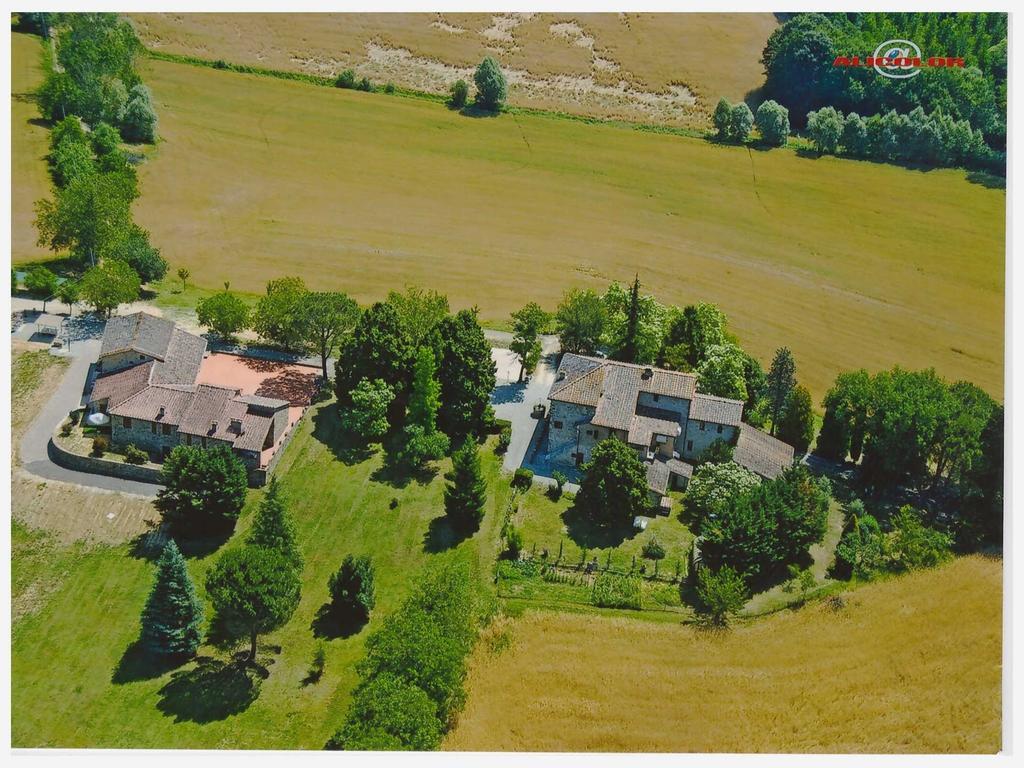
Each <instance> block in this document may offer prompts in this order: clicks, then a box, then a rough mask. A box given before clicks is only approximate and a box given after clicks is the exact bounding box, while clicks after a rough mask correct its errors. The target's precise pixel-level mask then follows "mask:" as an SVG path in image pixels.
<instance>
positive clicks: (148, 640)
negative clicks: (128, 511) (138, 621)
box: [141, 539, 203, 657]
mask: <svg viewBox="0 0 1024 768" xmlns="http://www.w3.org/2000/svg"><path fill="white" fill-rule="evenodd" d="M202 623H203V606H202V604H201V603H200V602H199V598H197V597H196V590H195V587H194V586H193V584H192V579H190V578H189V575H188V569H187V568H186V567H185V558H184V557H182V555H181V552H180V550H179V549H178V545H177V544H175V543H174V539H171V540H169V541H168V542H167V545H166V546H165V547H164V550H163V553H162V554H161V555H160V559H159V560H158V561H157V570H156V582H155V583H154V584H153V589H152V591H151V592H150V593H149V599H148V600H147V601H146V607H145V608H144V609H143V610H142V634H141V641H142V645H143V647H144V648H145V649H146V650H147V651H149V652H150V653H156V654H161V655H164V656H186V657H187V656H192V655H193V654H195V652H196V649H197V648H198V647H199V643H200V642H201V641H202V629H201V627H202Z"/></svg>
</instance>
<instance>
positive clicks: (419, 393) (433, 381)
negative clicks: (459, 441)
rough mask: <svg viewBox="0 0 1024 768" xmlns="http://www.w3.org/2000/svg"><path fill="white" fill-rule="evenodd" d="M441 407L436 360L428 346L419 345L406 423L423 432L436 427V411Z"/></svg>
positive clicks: (427, 432) (431, 430) (431, 431)
mask: <svg viewBox="0 0 1024 768" xmlns="http://www.w3.org/2000/svg"><path fill="white" fill-rule="evenodd" d="M440 407H441V385H440V384H439V383H438V381H437V360H436V359H435V357H434V351H433V350H432V349H431V348H430V347H426V346H424V347H420V348H419V350H417V352H416V363H415V365H414V367H413V372H412V392H411V393H410V395H409V414H408V418H407V419H406V421H407V423H409V424H415V425H417V426H419V427H422V428H423V432H424V433H425V434H428V435H429V434H432V433H433V432H434V431H435V430H436V429H437V411H438V409H439V408H440Z"/></svg>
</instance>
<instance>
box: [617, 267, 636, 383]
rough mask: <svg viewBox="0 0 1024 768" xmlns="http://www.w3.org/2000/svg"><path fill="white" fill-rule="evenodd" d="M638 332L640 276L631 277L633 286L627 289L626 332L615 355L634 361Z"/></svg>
mask: <svg viewBox="0 0 1024 768" xmlns="http://www.w3.org/2000/svg"><path fill="white" fill-rule="evenodd" d="M639 333H640V276H639V275H636V276H635V277H634V278H633V287H632V288H630V290H629V309H628V310H627V314H626V334H625V336H624V337H623V339H622V349H620V350H619V354H618V355H617V357H618V359H619V360H622V361H623V362H626V363H635V362H636V358H637V335H638V334H639Z"/></svg>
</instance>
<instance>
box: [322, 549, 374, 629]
mask: <svg viewBox="0 0 1024 768" xmlns="http://www.w3.org/2000/svg"><path fill="white" fill-rule="evenodd" d="M373 579H374V569H373V561H372V560H370V558H369V557H367V556H365V555H363V556H360V557H353V556H352V555H346V556H345V559H344V560H343V561H342V563H341V568H339V569H338V571H337V572H336V573H333V574H331V578H330V580H329V581H328V582H327V589H328V591H329V592H330V595H331V608H333V609H334V610H335V611H336V612H338V613H339V614H342V615H345V616H352V617H355V618H357V619H360V620H366V619H368V618H369V617H370V611H372V610H373V607H374V605H375V604H376V596H375V594H374V587H373Z"/></svg>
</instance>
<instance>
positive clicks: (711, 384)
mask: <svg viewBox="0 0 1024 768" xmlns="http://www.w3.org/2000/svg"><path fill="white" fill-rule="evenodd" d="M745 362H746V356H745V355H744V352H743V350H742V349H740V348H739V347H737V346H736V345H735V344H729V343H725V344H718V345H715V346H713V347H709V348H708V350H707V352H706V353H705V356H704V360H703V361H702V362H701V364H700V367H699V368H698V379H697V381H698V384H697V386H698V388H699V389H700V391H701V392H703V393H704V394H706V395H715V396H717V397H729V398H732V399H733V400H743V401H746V399H747V379H746V375H745V374H746V368H745Z"/></svg>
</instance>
